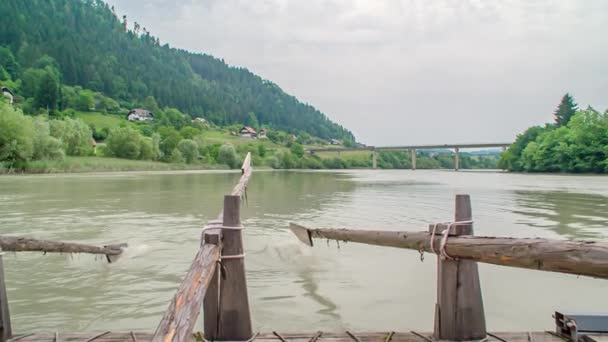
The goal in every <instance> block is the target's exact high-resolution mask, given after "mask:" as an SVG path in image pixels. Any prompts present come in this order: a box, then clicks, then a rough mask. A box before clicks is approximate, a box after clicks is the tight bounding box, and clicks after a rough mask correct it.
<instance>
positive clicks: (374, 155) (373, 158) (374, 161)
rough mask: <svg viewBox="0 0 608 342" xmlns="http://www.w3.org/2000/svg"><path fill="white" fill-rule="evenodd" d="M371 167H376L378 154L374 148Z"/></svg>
mask: <svg viewBox="0 0 608 342" xmlns="http://www.w3.org/2000/svg"><path fill="white" fill-rule="evenodd" d="M372 168H373V169H377V168H378V156H377V154H376V150H372Z"/></svg>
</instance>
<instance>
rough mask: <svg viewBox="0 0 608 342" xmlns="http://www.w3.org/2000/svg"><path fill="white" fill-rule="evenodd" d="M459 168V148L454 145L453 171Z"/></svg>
mask: <svg viewBox="0 0 608 342" xmlns="http://www.w3.org/2000/svg"><path fill="white" fill-rule="evenodd" d="M459 169H460V149H459V148H458V147H456V148H455V149H454V171H458V170H459Z"/></svg>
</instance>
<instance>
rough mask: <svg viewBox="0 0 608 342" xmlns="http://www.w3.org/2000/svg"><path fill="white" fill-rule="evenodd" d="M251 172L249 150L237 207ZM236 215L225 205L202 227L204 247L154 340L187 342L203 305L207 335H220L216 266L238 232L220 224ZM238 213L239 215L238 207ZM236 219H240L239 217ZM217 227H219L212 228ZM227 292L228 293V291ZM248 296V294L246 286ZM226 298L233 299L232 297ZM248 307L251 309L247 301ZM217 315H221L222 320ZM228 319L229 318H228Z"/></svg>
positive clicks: (235, 190)
mask: <svg viewBox="0 0 608 342" xmlns="http://www.w3.org/2000/svg"><path fill="white" fill-rule="evenodd" d="M252 173H253V168H252V166H251V154H250V153H248V154H247V156H246V157H245V161H244V162H243V165H242V167H241V177H240V178H239V181H238V182H237V184H236V185H235V186H234V188H233V189H232V191H231V194H232V197H234V198H236V199H237V200H238V203H237V204H238V205H237V207H238V206H239V205H240V198H241V197H243V196H244V195H245V192H246V190H247V184H248V183H249V179H250V178H251V175H252ZM232 201H234V199H232ZM224 204H226V203H224ZM231 205H232V202H231ZM230 210H233V207H231V209H230ZM234 214H235V213H234V212H229V210H226V208H225V207H224V208H223V209H222V211H221V212H220V214H219V215H218V218H217V219H215V220H211V221H209V222H208V224H207V225H206V226H205V229H203V231H204V233H203V234H202V235H201V247H200V249H199V251H198V252H197V254H196V256H195V258H194V260H193V261H192V264H191V266H190V270H189V271H188V273H186V276H185V277H184V280H183V281H182V283H181V285H180V286H179V288H178V290H177V293H176V295H175V296H174V297H173V299H172V301H171V303H170V304H169V307H168V308H167V311H166V312H165V314H164V316H163V318H162V320H161V322H160V323H159V325H158V327H157V328H156V332H155V333H154V338H153V341H155V342H156V341H158V342H160V341H163V342H169V341H186V340H187V337H188V336H190V335H191V334H192V329H193V328H194V326H195V324H196V321H197V319H198V317H199V314H200V309H201V306H203V309H204V313H205V314H204V326H205V330H206V335H205V336H206V338H208V339H209V338H210V336H218V335H217V333H218V331H217V329H218V327H220V323H221V321H222V320H221V317H220V316H218V314H219V307H220V298H219V294H220V293H221V290H220V289H219V288H218V277H219V276H220V275H219V272H220V271H219V268H218V267H216V265H217V263H218V261H219V259H220V254H221V253H223V251H224V247H223V245H224V242H223V240H224V238H227V239H228V241H229V242H232V241H233V235H231V233H233V232H235V231H232V230H227V231H226V232H223V231H222V230H221V229H220V227H221V226H222V225H226V224H227V223H228V225H230V224H232V223H231V222H232V221H231V220H234ZM236 215H237V216H238V215H240V213H239V211H238V208H237V212H236ZM226 216H228V217H226ZM227 220H228V221H227ZM237 222H240V221H239V219H238V217H237ZM239 224H240V223H239ZM216 227H217V228H218V229H213V228H216ZM224 234H226V236H224ZM238 234H239V235H238V237H239V238H240V239H241V245H240V249H241V250H242V238H241V235H240V234H241V233H240V231H238ZM225 252H226V253H229V254H237V253H232V251H231V250H226V251H225ZM237 262H238V260H237ZM230 263H235V261H232V260H231V261H229V262H228V263H227V264H230ZM241 263H242V264H243V270H244V261H242V260H241ZM235 278H236V276H235ZM243 278H244V271H243ZM245 286H246V283H245ZM227 291H228V292H229V290H227ZM245 296H247V292H246V289H245ZM226 301H230V299H228V300H226ZM247 310H249V307H248V304H247ZM239 317H240V316H239ZM217 318H220V321H219V322H218V320H217ZM227 320H228V321H229V319H227ZM249 325H251V323H249ZM250 329H251V328H250Z"/></svg>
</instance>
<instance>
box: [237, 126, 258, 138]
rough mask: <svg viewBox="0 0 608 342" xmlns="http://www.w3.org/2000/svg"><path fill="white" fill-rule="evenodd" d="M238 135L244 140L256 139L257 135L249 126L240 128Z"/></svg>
mask: <svg viewBox="0 0 608 342" xmlns="http://www.w3.org/2000/svg"><path fill="white" fill-rule="evenodd" d="M239 135H240V136H242V137H245V138H256V137H257V136H258V133H257V132H256V131H255V129H253V128H251V127H249V126H243V128H241V130H240V131H239Z"/></svg>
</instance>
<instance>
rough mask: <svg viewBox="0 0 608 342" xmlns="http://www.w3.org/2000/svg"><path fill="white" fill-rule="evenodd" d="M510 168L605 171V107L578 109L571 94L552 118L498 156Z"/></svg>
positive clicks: (607, 123) (607, 135)
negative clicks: (601, 108)
mask: <svg viewBox="0 0 608 342" xmlns="http://www.w3.org/2000/svg"><path fill="white" fill-rule="evenodd" d="M499 166H500V167H501V168H503V169H507V170H510V171H519V172H521V171H525V172H577V173H578V172H586V173H608V111H605V112H604V113H600V112H599V111H597V110H595V109H593V108H592V107H588V108H587V109H585V110H579V109H578V105H577V104H576V103H575V102H574V99H573V98H572V96H571V95H570V94H566V95H564V97H563V98H562V100H561V102H560V104H559V106H558V107H557V109H556V110H555V112H554V122H553V123H547V124H546V125H544V126H534V127H531V128H529V129H528V130H526V131H525V132H524V133H522V134H520V135H518V136H517V139H516V141H515V143H513V145H511V147H509V149H508V150H507V151H505V152H504V153H503V154H502V155H501V158H500V161H499Z"/></svg>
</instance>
